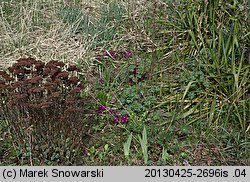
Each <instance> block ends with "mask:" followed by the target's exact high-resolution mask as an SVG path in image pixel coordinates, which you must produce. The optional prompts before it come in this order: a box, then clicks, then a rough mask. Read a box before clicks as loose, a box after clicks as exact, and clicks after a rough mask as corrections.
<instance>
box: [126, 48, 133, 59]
mask: <svg viewBox="0 0 250 182" xmlns="http://www.w3.org/2000/svg"><path fill="white" fill-rule="evenodd" d="M127 53H128V55H129V57H130V58H132V57H133V54H132V52H131V51H130V50H127Z"/></svg>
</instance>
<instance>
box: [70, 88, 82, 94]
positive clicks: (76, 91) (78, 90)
mask: <svg viewBox="0 0 250 182" xmlns="http://www.w3.org/2000/svg"><path fill="white" fill-rule="evenodd" d="M81 90H82V89H81V88H79V87H76V88H74V89H73V90H71V91H70V92H69V94H70V95H73V94H77V93H80V92H81Z"/></svg>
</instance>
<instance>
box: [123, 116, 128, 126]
mask: <svg viewBox="0 0 250 182" xmlns="http://www.w3.org/2000/svg"><path fill="white" fill-rule="evenodd" d="M127 122H128V117H127V115H126V114H124V115H123V116H122V119H121V124H124V123H127Z"/></svg>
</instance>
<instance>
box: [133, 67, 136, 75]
mask: <svg viewBox="0 0 250 182" xmlns="http://www.w3.org/2000/svg"><path fill="white" fill-rule="evenodd" d="M133 74H134V76H135V77H136V68H134V71H133Z"/></svg>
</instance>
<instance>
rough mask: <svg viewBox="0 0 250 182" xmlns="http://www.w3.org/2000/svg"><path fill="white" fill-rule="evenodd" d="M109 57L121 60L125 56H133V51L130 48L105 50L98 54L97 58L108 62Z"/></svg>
mask: <svg viewBox="0 0 250 182" xmlns="http://www.w3.org/2000/svg"><path fill="white" fill-rule="evenodd" d="M109 58H111V59H113V60H121V59H123V58H125V59H130V58H133V53H132V52H131V51H130V50H126V51H107V50H103V51H101V52H99V53H98V54H97V57H96V59H97V60H98V61H100V62H102V61H106V62H108V60H109Z"/></svg>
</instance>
